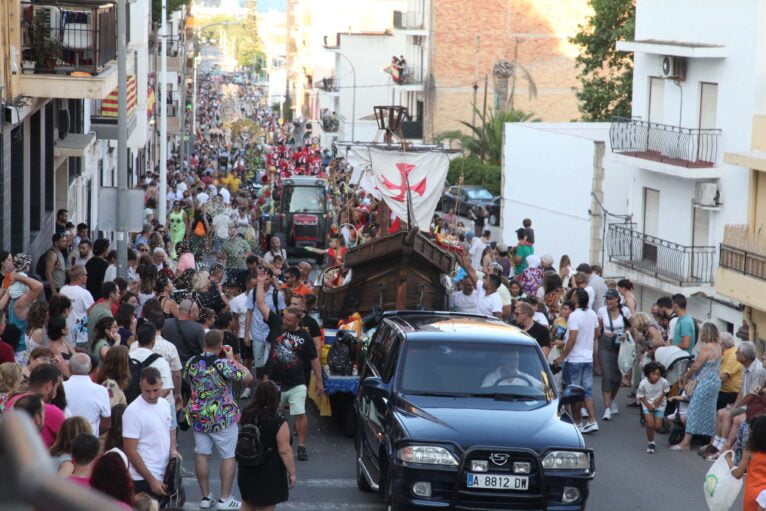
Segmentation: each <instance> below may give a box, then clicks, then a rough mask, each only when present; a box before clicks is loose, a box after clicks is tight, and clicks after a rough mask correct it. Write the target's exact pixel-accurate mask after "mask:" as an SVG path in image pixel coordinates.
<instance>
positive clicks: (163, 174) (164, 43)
mask: <svg viewBox="0 0 766 511" xmlns="http://www.w3.org/2000/svg"><path fill="white" fill-rule="evenodd" d="M167 16H168V13H167V0H162V18H161V23H162V26H161V27H160V59H161V60H160V62H161V64H160V189H159V195H160V200H159V204H157V216H158V217H159V221H160V222H161V223H163V224H164V223H165V218H166V215H167V205H168V20H167Z"/></svg>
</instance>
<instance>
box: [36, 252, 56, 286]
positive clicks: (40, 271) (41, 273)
mask: <svg viewBox="0 0 766 511" xmlns="http://www.w3.org/2000/svg"><path fill="white" fill-rule="evenodd" d="M52 250H55V249H53V248H49V249H48V250H46V251H45V252H44V253H43V255H41V256H40V257H38V258H37V264H36V265H35V274H36V275H37V276H38V277H40V278H42V279H43V280H45V259H46V258H47V257H48V254H50V253H51V251H52Z"/></svg>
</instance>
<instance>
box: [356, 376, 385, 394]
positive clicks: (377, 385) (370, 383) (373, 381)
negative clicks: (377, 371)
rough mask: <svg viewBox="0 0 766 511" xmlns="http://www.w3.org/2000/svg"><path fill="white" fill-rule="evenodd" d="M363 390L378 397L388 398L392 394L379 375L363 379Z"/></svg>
mask: <svg viewBox="0 0 766 511" xmlns="http://www.w3.org/2000/svg"><path fill="white" fill-rule="evenodd" d="M362 391H363V392H364V393H365V394H369V395H370V396H372V397H377V398H388V396H389V395H390V394H391V393H390V391H389V390H388V387H386V384H385V383H383V380H381V379H380V377H379V376H368V377H367V378H365V379H364V380H362Z"/></svg>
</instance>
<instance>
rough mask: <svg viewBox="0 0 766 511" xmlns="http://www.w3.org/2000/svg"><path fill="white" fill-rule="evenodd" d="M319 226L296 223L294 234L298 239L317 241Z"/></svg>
mask: <svg viewBox="0 0 766 511" xmlns="http://www.w3.org/2000/svg"><path fill="white" fill-rule="evenodd" d="M318 230H319V229H318V227H317V225H316V224H314V225H295V226H294V227H293V233H294V234H293V236H294V238H295V240H296V241H316V240H317V238H318V232H317V231H318Z"/></svg>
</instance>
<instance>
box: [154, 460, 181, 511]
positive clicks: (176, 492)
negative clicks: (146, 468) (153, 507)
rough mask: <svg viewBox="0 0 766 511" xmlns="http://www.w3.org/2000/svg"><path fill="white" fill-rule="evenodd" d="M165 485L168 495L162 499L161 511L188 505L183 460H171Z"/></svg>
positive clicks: (164, 479)
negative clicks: (182, 466) (182, 467)
mask: <svg viewBox="0 0 766 511" xmlns="http://www.w3.org/2000/svg"><path fill="white" fill-rule="evenodd" d="M162 482H163V483H165V488H166V489H167V493H166V494H165V495H163V496H162V497H161V498H160V509H165V508H169V507H170V508H179V509H180V508H182V507H184V504H185V503H186V491H185V490H184V481H183V476H182V474H181V459H180V458H170V461H169V462H168V466H167V467H166V468H165V476H164V477H163V480H162Z"/></svg>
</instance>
